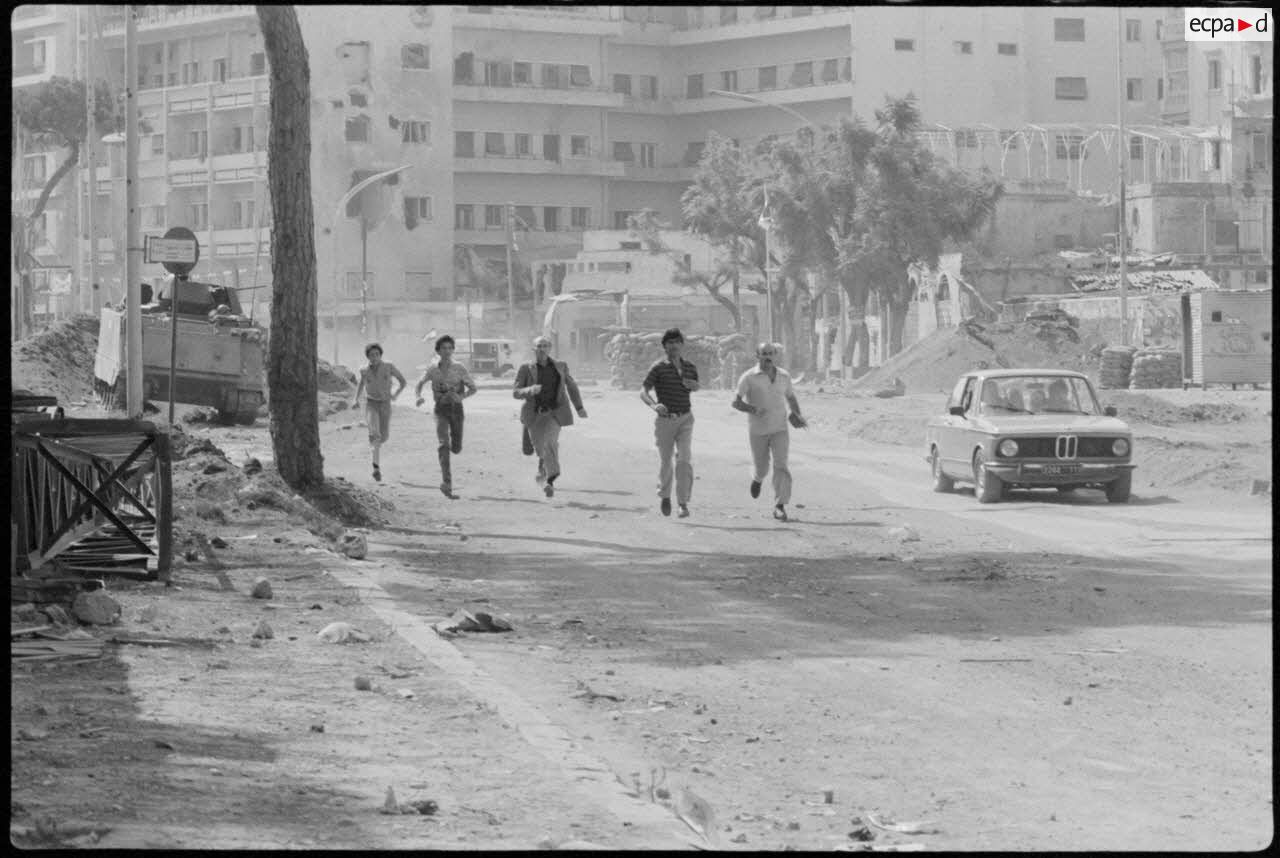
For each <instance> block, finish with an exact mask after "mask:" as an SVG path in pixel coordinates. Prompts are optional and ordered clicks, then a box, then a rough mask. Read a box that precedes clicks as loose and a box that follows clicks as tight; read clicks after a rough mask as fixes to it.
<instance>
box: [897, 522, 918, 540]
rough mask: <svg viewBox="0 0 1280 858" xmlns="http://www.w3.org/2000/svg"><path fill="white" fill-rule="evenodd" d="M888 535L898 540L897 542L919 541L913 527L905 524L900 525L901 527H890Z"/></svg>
mask: <svg viewBox="0 0 1280 858" xmlns="http://www.w3.org/2000/svg"><path fill="white" fill-rule="evenodd" d="M889 535H890V536H892V537H893V538H894V539H896V540H898V541H899V542H919V541H920V534H919V533H917V532H916V530H915V528H913V527H909V526H907V525H905V524H904V525H902V526H901V527H894V528H891V529H890V530H889Z"/></svg>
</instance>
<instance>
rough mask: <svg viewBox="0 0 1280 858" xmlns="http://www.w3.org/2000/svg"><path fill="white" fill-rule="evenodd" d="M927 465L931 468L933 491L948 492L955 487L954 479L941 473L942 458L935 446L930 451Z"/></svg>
mask: <svg viewBox="0 0 1280 858" xmlns="http://www.w3.org/2000/svg"><path fill="white" fill-rule="evenodd" d="M929 465H930V467H931V469H932V470H933V490H934V491H935V492H949V491H951V490H952V489H954V488H955V487H956V481H955V480H953V479H951V478H950V477H948V476H947V475H946V474H944V473H942V458H941V457H940V456H939V455H938V448H937V447H934V448H933V450H932V451H930V455H929Z"/></svg>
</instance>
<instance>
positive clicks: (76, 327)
mask: <svg viewBox="0 0 1280 858" xmlns="http://www.w3.org/2000/svg"><path fill="white" fill-rule="evenodd" d="M97 350H98V320H97V319H96V318H94V317H93V316H89V315H80V316H75V317H73V318H71V319H68V320H65V321H60V322H55V323H54V324H52V325H51V326H49V327H48V328H46V329H45V330H43V331H41V332H40V333H38V334H33V335H31V336H30V337H27V338H26V339H23V340H19V341H18V342H16V343H14V344H13V345H12V346H11V347H10V349H9V356H10V360H11V361H12V364H13V386H14V387H25V388H26V389H27V390H30V391H31V392H33V393H40V394H45V395H47V396H56V397H57V398H58V403H59V404H61V405H71V404H74V403H76V402H88V401H90V400H92V398H93V358H94V354H95V353H96V352H97Z"/></svg>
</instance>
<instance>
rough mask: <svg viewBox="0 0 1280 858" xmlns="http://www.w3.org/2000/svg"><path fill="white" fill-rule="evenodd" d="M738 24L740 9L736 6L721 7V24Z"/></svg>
mask: <svg viewBox="0 0 1280 858" xmlns="http://www.w3.org/2000/svg"><path fill="white" fill-rule="evenodd" d="M736 23H738V8H737V7H736V6H721V7H720V24H721V25H722V26H723V25H724V24H736Z"/></svg>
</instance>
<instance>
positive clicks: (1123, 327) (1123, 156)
mask: <svg viewBox="0 0 1280 858" xmlns="http://www.w3.org/2000/svg"><path fill="white" fill-rule="evenodd" d="M1124 42H1125V32H1124V11H1123V10H1122V9H1121V8H1120V7H1119V6H1117V7H1116V117H1117V125H1118V126H1119V134H1120V140H1119V142H1118V143H1117V145H1116V151H1117V152H1118V153H1119V155H1120V216H1119V224H1118V225H1117V229H1118V233H1117V235H1116V244H1117V245H1118V246H1119V248H1120V344H1121V345H1125V346H1127V345H1129V277H1128V272H1127V270H1126V267H1127V266H1126V264H1125V255H1126V253H1127V252H1128V248H1127V244H1128V242H1126V241H1125V234H1124V232H1125V229H1124V228H1125V212H1124V207H1125V201H1124V184H1125V178H1124V167H1125V162H1126V161H1128V160H1129V141H1128V140H1126V139H1125V133H1124V102H1125V98H1127V97H1128V93H1127V92H1126V91H1125V86H1124Z"/></svg>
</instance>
